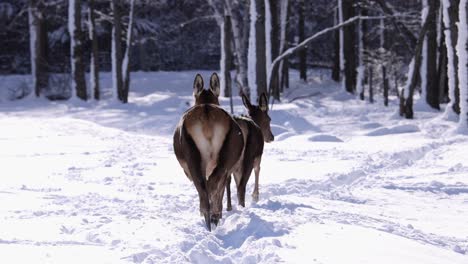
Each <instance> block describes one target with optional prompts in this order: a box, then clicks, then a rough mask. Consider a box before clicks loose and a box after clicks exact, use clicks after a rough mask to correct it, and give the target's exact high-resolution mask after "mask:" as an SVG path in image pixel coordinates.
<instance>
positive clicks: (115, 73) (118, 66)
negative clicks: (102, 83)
mask: <svg viewBox="0 0 468 264" xmlns="http://www.w3.org/2000/svg"><path fill="white" fill-rule="evenodd" d="M119 3H120V1H119V0H112V1H111V9H112V12H113V13H114V17H113V27H112V45H111V59H112V90H113V93H114V99H116V100H122V88H123V83H122V43H121V39H122V38H121V36H122V24H121V20H120V6H119Z"/></svg>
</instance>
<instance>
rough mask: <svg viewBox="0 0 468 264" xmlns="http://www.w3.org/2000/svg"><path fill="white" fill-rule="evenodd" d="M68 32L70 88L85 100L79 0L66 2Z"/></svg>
mask: <svg viewBox="0 0 468 264" xmlns="http://www.w3.org/2000/svg"><path fill="white" fill-rule="evenodd" d="M68 32H69V33H70V63H71V76H72V78H71V79H72V81H71V86H72V87H71V88H72V91H74V92H75V93H76V96H77V97H78V98H80V99H82V100H87V99H88V97H87V93H86V81H85V73H84V64H83V42H82V32H81V0H69V2H68Z"/></svg>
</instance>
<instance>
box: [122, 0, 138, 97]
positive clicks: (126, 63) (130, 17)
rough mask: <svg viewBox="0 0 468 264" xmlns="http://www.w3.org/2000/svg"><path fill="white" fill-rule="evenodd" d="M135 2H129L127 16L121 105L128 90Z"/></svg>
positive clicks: (132, 0)
mask: <svg viewBox="0 0 468 264" xmlns="http://www.w3.org/2000/svg"><path fill="white" fill-rule="evenodd" d="M134 7H135V0H131V1H130V13H129V14H128V27H127V38H126V45H125V55H124V57H123V62H122V78H123V79H122V82H123V87H122V99H121V101H122V102H123V103H127V102H128V92H129V90H130V52H131V49H132V39H133V15H134Z"/></svg>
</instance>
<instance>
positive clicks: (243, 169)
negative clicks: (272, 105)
mask: <svg viewBox="0 0 468 264" xmlns="http://www.w3.org/2000/svg"><path fill="white" fill-rule="evenodd" d="M242 100H243V102H244V105H245V107H246V108H247V109H248V111H249V115H250V116H251V117H235V120H236V121H237V123H238V124H239V126H240V128H241V129H242V133H243V137H244V147H243V150H242V154H241V156H240V158H239V161H238V162H237V163H236V166H235V168H234V172H233V174H234V180H235V181H236V187H237V199H238V202H239V205H241V206H244V207H245V189H246V187H247V182H248V181H249V179H250V174H252V170H254V171H255V187H254V191H253V194H252V197H253V200H254V201H255V202H257V201H258V198H259V186H258V184H259V176H260V164H261V161H262V154H263V146H264V141H265V142H271V141H273V140H274V136H273V134H272V133H271V128H270V121H271V119H270V117H269V116H268V101H267V99H266V95H265V94H262V95H261V96H260V104H259V106H254V105H252V104H251V103H250V101H249V99H248V98H247V97H246V96H245V95H242ZM230 186H231V175H229V177H228V180H227V186H226V192H227V210H228V211H230V210H232V205H231V187H230Z"/></svg>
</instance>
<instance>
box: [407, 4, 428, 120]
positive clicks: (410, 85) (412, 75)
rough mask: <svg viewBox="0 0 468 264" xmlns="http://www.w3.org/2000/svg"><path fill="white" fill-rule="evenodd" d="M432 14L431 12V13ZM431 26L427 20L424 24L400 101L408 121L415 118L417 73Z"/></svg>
mask: <svg viewBox="0 0 468 264" xmlns="http://www.w3.org/2000/svg"><path fill="white" fill-rule="evenodd" d="M429 12H431V11H429ZM428 26H429V20H427V19H426V21H425V22H424V24H423V26H422V28H421V31H420V32H419V37H418V41H417V45H416V48H415V52H414V58H413V59H412V61H411V63H410V71H409V73H408V80H407V85H406V86H405V91H404V96H401V97H404V99H403V100H400V103H403V105H400V109H404V110H403V112H402V111H401V110H400V114H401V115H404V116H405V117H406V118H408V119H412V118H413V117H414V112H413V95H414V89H415V88H416V84H417V76H418V74H417V72H418V70H417V69H419V68H420V67H421V60H422V57H421V52H422V46H423V43H424V36H426V33H427V30H428Z"/></svg>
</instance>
